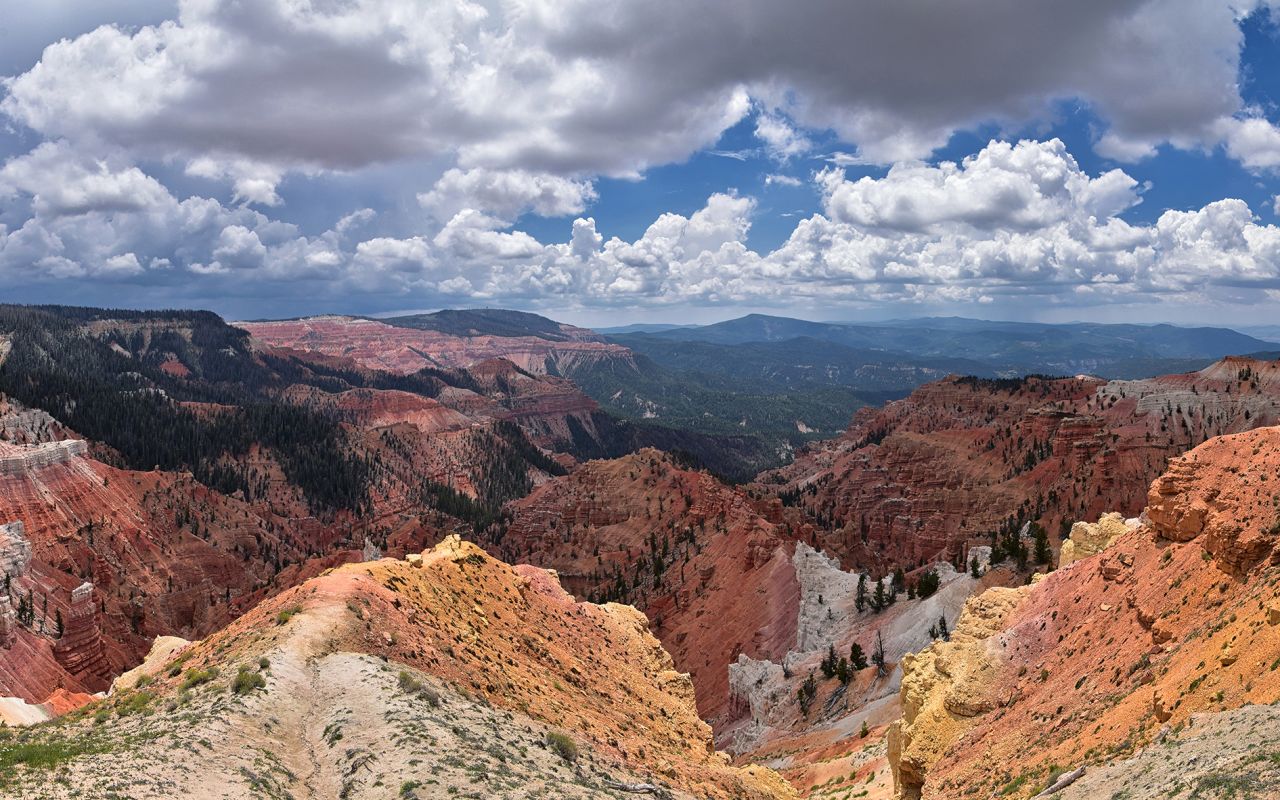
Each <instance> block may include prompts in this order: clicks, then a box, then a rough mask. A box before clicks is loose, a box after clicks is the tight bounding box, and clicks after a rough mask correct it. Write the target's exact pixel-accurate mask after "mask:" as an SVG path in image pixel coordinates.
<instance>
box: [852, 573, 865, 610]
mask: <svg viewBox="0 0 1280 800" xmlns="http://www.w3.org/2000/svg"><path fill="white" fill-rule="evenodd" d="M853 604H854V605H855V606H857V608H858V610H859V611H863V610H865V609H866V607H867V574H866V573H865V572H862V573H859V574H858V596H857V597H856V598H854V601H853Z"/></svg>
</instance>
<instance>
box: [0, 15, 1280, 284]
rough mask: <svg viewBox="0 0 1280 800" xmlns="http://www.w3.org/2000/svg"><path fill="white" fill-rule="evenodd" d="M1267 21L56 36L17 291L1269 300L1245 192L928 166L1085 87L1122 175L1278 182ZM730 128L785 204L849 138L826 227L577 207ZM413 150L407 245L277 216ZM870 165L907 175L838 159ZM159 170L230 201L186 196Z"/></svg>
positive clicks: (310, 20) (284, 21)
mask: <svg viewBox="0 0 1280 800" xmlns="http://www.w3.org/2000/svg"><path fill="white" fill-rule="evenodd" d="M1255 5H1257V4H1256V3H1254V2H1251V0H1241V2H1239V3H1234V4H1222V3H1203V2H1198V0H1083V1H1082V2H1079V3H1074V4H1053V3H1048V4H1045V3H1026V2H1019V1H1018V0H982V2H980V3H978V4H977V5H976V6H975V5H974V4H972V3H971V4H966V5H964V6H960V5H955V4H945V3H942V4H933V5H931V6H930V8H929V13H927V14H922V13H919V12H920V9H919V8H918V7H916V6H913V5H911V4H903V3H901V2H899V0H868V2H863V3H847V2H837V0H815V2H807V3H802V4H779V3H776V2H772V0H710V1H709V3H703V4H700V5H699V4H689V3H687V2H677V1H676V0H654V1H653V2H648V3H637V2H632V1H631V0H590V2H588V0H512V2H507V3H501V4H494V3H479V2H471V1H470V0H461V1H458V0H427V2H424V3H417V4H407V3H405V2H403V0H343V2H297V0H260V2H253V3H248V2H237V1H235V0H182V2H180V13H179V15H178V18H177V19H175V20H172V21H169V22H165V23H163V24H159V25H150V26H142V27H138V28H131V29H124V28H118V27H112V26H106V27H101V28H98V29H96V30H94V31H92V32H90V33H87V34H84V35H82V36H78V37H75V38H69V39H64V40H61V41H58V42H56V43H54V44H52V45H50V46H49V47H48V48H46V50H45V51H44V53H43V55H42V56H41V58H40V61H39V62H38V63H36V64H35V65H34V66H32V67H31V68H30V69H28V70H27V71H26V72H24V73H22V74H19V75H16V76H14V77H12V78H8V79H4V81H3V99H0V113H3V114H4V115H5V116H6V117H7V118H8V119H9V120H10V121H11V122H12V123H14V124H15V125H17V126H22V127H24V128H26V129H28V131H29V132H32V133H34V135H35V136H36V137H38V138H41V139H42V143H40V144H38V145H37V146H36V147H35V148H34V149H33V150H31V151H30V152H29V153H26V154H24V155H19V156H17V157H14V158H12V159H10V160H9V161H8V162H7V163H5V164H4V165H3V166H2V167H0V219H2V220H3V225H2V226H0V280H6V281H8V282H10V283H14V282H18V281H21V280H27V279H30V277H31V276H41V277H44V278H67V277H80V276H102V277H103V278H104V279H111V280H120V281H133V282H136V283H141V282H143V281H145V280H147V279H148V278H150V277H151V276H156V275H159V276H162V277H163V279H164V280H167V281H172V282H175V283H176V282H177V281H179V280H180V279H190V280H194V281H209V282H217V281H221V282H222V283H218V284H216V285H218V286H220V287H234V288H235V290H237V291H245V292H251V291H254V289H253V286H254V284H255V282H256V281H273V280H274V281H289V280H308V281H315V282H316V285H317V286H318V287H321V289H322V290H323V291H327V292H329V293H331V294H332V295H333V296H334V297H338V298H343V297H345V296H346V293H349V292H352V291H361V292H369V293H378V294H382V295H386V294H390V295H397V296H398V295H403V294H414V293H437V294H446V295H450V296H454V295H456V296H463V295H465V296H468V297H471V298H473V299H484V300H486V301H489V300H494V301H501V300H503V299H506V300H508V301H517V302H520V303H521V304H531V303H533V304H536V303H538V302H553V301H554V300H555V299H557V298H559V299H564V298H569V299H572V300H573V301H574V302H580V303H584V304H612V303H648V302H654V303H657V302H671V301H676V302H707V303H715V302H732V301H740V300H754V301H759V302H768V301H770V300H774V299H776V298H778V297H779V296H780V293H785V294H786V295H788V296H789V297H794V298H806V297H813V298H817V299H820V300H823V301H841V300H847V301H850V302H873V301H878V300H897V301H902V302H934V301H940V300H950V301H960V300H973V301H978V302H991V301H993V299H994V298H998V297H1000V296H1002V295H1008V294H1012V293H1016V292H1025V293H1033V294H1035V295H1037V296H1040V297H1044V298H1047V299H1048V301H1050V302H1103V301H1107V300H1110V299H1116V298H1128V299H1137V298H1143V297H1169V296H1172V294H1173V293H1175V292H1179V291H1189V290H1203V291H1206V292H1212V291H1216V290H1218V289H1224V290H1225V289H1227V288H1229V287H1234V288H1239V287H1246V286H1247V287H1264V288H1266V287H1271V286H1274V285H1275V281H1276V253H1275V247H1276V245H1275V234H1276V229H1275V228H1274V227H1273V226H1263V225H1259V224H1258V222H1257V221H1256V220H1255V219H1253V217H1252V214H1251V212H1250V209H1249V208H1248V207H1247V206H1246V205H1245V204H1244V203H1243V202H1241V201H1238V200H1224V201H1220V202H1218V203H1212V204H1209V205H1207V206H1205V207H1204V208H1202V209H1200V210H1198V211H1179V212H1166V213H1165V214H1163V215H1161V216H1160V217H1159V218H1158V220H1157V221H1156V222H1154V223H1151V224H1148V225H1137V224H1132V223H1130V222H1127V221H1126V220H1125V218H1124V215H1125V213H1126V212H1127V211H1128V210H1130V209H1132V208H1133V207H1134V206H1135V205H1137V204H1138V203H1140V202H1141V200H1142V195H1143V187H1141V186H1140V185H1139V184H1138V183H1137V182H1136V181H1135V180H1134V179H1133V178H1132V177H1131V176H1130V175H1128V174H1127V173H1126V172H1124V171H1122V170H1112V171H1109V172H1103V173H1102V174H1098V175H1089V174H1087V173H1085V172H1084V171H1083V170H1082V169H1081V168H1080V166H1079V164H1078V163H1077V162H1076V161H1075V159H1073V158H1072V157H1071V155H1070V154H1069V153H1067V152H1066V149H1065V147H1064V146H1063V145H1062V144H1061V142H1058V141H1056V140H1052V141H1047V142H1034V141H1031V142H1020V143H1016V144H1014V143H1000V142H994V143H992V144H991V145H989V146H987V147H985V148H983V149H982V150H981V151H980V152H978V153H976V154H974V155H973V156H971V157H969V158H967V159H964V160H963V161H960V162H955V163H951V162H945V163H940V164H930V163H927V162H925V161H923V160H922V159H927V158H928V157H929V156H930V155H931V154H932V153H933V152H934V151H935V150H936V149H937V148H938V147H940V146H942V145H944V144H946V143H947V142H948V141H949V140H950V139H951V137H952V135H953V134H954V133H955V132H956V131H959V130H972V129H974V128H975V127H977V126H979V125H985V124H989V123H996V124H999V125H1004V126H1007V127H1008V128H1017V127H1018V126H1021V125H1026V124H1030V123H1036V122H1045V121H1047V120H1052V119H1053V117H1054V114H1055V108H1057V107H1058V105H1059V104H1060V103H1061V102H1063V101H1078V102H1080V103H1082V104H1084V105H1086V106H1087V107H1089V108H1090V109H1091V110H1092V111H1093V112H1095V113H1096V115H1097V117H1098V119H1099V138H1098V141H1097V142H1096V143H1095V147H1096V149H1097V150H1098V152H1100V153H1102V154H1103V155H1107V156H1110V157H1112V158H1116V159H1119V160H1122V161H1129V160H1136V159H1140V158H1144V157H1147V156H1150V155H1151V154H1153V153H1155V152H1157V150H1158V148H1160V147H1164V146H1174V147H1182V148H1211V147H1219V146H1220V147H1222V148H1224V149H1225V151H1226V152H1227V153H1228V154H1229V155H1230V156H1231V157H1233V158H1235V159H1237V160H1239V161H1240V162H1241V163H1242V164H1243V165H1245V166H1246V167H1247V168H1249V169H1253V170H1259V171H1265V170H1272V169H1275V168H1276V167H1277V166H1280V133H1277V130H1278V129H1277V128H1276V127H1275V126H1274V125H1272V124H1271V123H1270V122H1269V121H1268V120H1267V119H1266V118H1265V117H1264V116H1262V115H1261V114H1260V112H1259V111H1258V110H1257V109H1251V108H1246V107H1245V106H1244V104H1243V102H1242V100H1241V97H1240V94H1239V88H1238V83H1239V71H1240V70H1239V66H1240V65H1239V58H1240V49H1241V43H1242V34H1241V28H1240V20H1241V18H1242V17H1243V16H1244V15H1246V14H1248V13H1251V12H1252V11H1254V10H1255ZM726 19H732V21H733V24H732V25H726V24H724V20H726ZM744 120H750V122H748V123H747V124H753V125H754V128H753V131H754V135H755V136H756V137H757V138H758V139H759V140H760V142H761V143H762V150H763V152H764V153H765V154H767V155H768V156H770V157H771V158H772V159H774V160H775V162H776V164H775V166H774V167H773V168H774V169H776V170H778V171H779V172H778V174H771V175H766V176H765V177H764V179H763V180H764V184H765V185H766V186H774V185H787V186H794V185H798V184H799V179H797V178H794V177H790V176H788V175H785V174H782V173H784V172H786V171H789V170H788V168H787V166H786V164H787V163H788V162H789V161H794V159H797V158H799V157H801V156H805V155H807V154H811V153H812V151H813V149H814V146H815V145H814V142H815V141H820V142H829V141H830V140H831V138H832V137H834V138H836V139H838V140H839V141H840V144H839V145H838V147H839V148H840V149H839V150H838V151H837V152H835V153H834V154H832V155H831V156H829V157H828V160H829V161H830V162H831V166H830V167H829V168H827V169H825V170H822V171H821V172H819V173H818V174H817V175H816V176H815V177H816V181H817V188H818V189H819V190H820V192H821V196H822V207H821V208H822V213H819V214H813V215H812V216H809V217H808V218H805V219H801V220H800V221H799V222H798V223H797V225H796V227H795V229H794V230H793V231H792V232H791V234H790V236H789V237H788V239H787V240H786V241H785V242H784V243H783V244H782V245H781V246H779V247H777V248H776V249H775V250H773V251H772V252H757V251H756V250H754V249H752V248H751V247H750V246H748V239H749V235H750V231H751V225H752V218H753V216H754V215H755V214H756V213H757V209H756V204H755V200H753V199H752V198H750V197H747V196H744V195H738V194H735V193H732V192H726V193H716V194H712V195H711V196H710V197H709V198H708V200H707V203H706V205H705V207H703V208H701V209H699V210H697V211H694V212H693V213H690V214H687V215H685V214H674V213H667V214H659V213H656V212H655V215H654V216H655V220H654V222H653V223H652V225H650V226H649V227H648V229H647V230H646V231H645V232H644V233H643V235H641V236H639V237H636V238H634V239H633V240H630V241H628V240H623V239H621V238H618V237H614V236H610V235H609V231H608V230H600V229H598V228H597V224H596V221H595V219H593V218H590V217H585V216H583V215H585V214H586V213H587V211H588V210H589V209H590V208H591V205H592V203H593V202H594V201H595V200H596V187H597V185H605V183H604V182H603V181H602V180H601V179H602V177H604V176H609V177H624V178H636V177H641V176H642V175H643V174H644V172H645V170H646V169H648V168H650V167H652V166H654V165H656V164H666V163H673V162H679V161H682V160H684V159H686V158H688V157H689V156H690V155H692V154H693V153H696V152H699V151H707V149H708V148H710V147H714V146H715V145H716V143H717V142H718V141H719V139H720V137H721V135H722V134H723V133H724V132H725V131H726V130H727V129H728V128H730V127H731V126H734V125H735V124H737V123H740V122H743V121H744ZM714 152H717V153H718V154H721V155H726V156H730V157H739V158H742V157H746V156H745V154H744V153H743V152H733V151H714ZM750 152H751V153H752V154H753V155H758V153H759V151H758V150H752V151H750ZM410 162H413V163H421V162H430V164H431V173H430V174H431V176H432V179H433V180H434V183H433V184H426V183H425V182H424V185H422V186H414V187H412V191H410V192H409V194H410V195H411V196H412V195H414V194H416V196H417V200H418V203H419V208H417V209H413V214H412V216H413V221H414V224H413V225H409V226H407V228H406V227H402V228H400V229H396V230H390V226H391V225H392V224H393V223H390V222H386V219H387V218H390V217H396V216H399V215H396V214H394V213H392V214H386V215H383V214H382V213H381V209H380V210H379V212H378V213H375V212H374V211H373V210H371V209H360V210H357V211H352V212H351V213H349V214H346V215H345V216H342V217H341V218H340V219H338V220H337V221H336V222H335V223H334V225H333V227H332V228H331V229H330V230H327V231H324V232H322V233H319V234H317V235H303V233H302V232H301V231H300V230H299V228H298V227H296V226H295V225H292V224H289V223H284V222H280V221H278V217H279V216H281V215H282V214H281V212H280V211H279V209H278V207H279V206H280V205H281V204H282V202H283V197H282V191H281V186H282V184H283V183H284V182H285V181H287V180H288V179H289V177H290V176H291V175H299V174H301V175H318V174H341V175H343V176H350V175H359V174H361V172H362V171H372V170H376V169H379V168H384V169H386V170H388V171H391V170H395V169H397V168H398V166H399V165H400V164H405V163H410ZM875 164H893V166H892V167H891V168H890V169H889V170H888V171H887V173H885V172H879V171H877V172H876V173H875V176H872V177H861V178H858V179H850V178H849V177H848V176H847V175H846V173H845V172H844V168H845V167H851V166H855V165H857V166H859V167H865V166H866V165H875ZM157 165H164V168H165V169H167V170H168V171H169V174H178V173H180V172H185V174H186V175H188V176H190V177H192V178H198V179H204V180H211V181H216V182H219V183H220V184H224V185H225V186H226V187H228V191H224V192H212V194H214V195H216V196H217V197H220V198H222V199H221V200H219V199H214V198H210V197H200V196H189V197H185V198H184V197H179V196H175V195H174V193H173V192H172V191H171V190H170V189H169V188H166V186H165V185H164V184H162V183H161V182H159V181H157V180H156V179H155V178H154V177H152V175H149V174H148V172H147V170H148V169H149V170H150V171H151V172H152V173H154V174H156V175H161V174H164V173H163V172H161V171H158V170H157V169H156V167H157ZM387 165H390V166H387ZM436 176H438V178H437V177H436ZM169 183H170V185H173V186H176V185H178V184H177V183H176V182H174V181H169ZM189 183H195V184H196V185H199V181H191V182H189ZM283 195H284V196H289V192H283ZM228 197H230V199H229V200H228V199H227V198H228ZM273 207H277V208H276V209H275V210H274V211H273ZM346 210H348V209H343V211H346ZM268 211H271V212H272V213H275V214H276V216H277V218H273V217H272V216H269V215H268V214H267V213H266V212H268ZM526 214H535V215H539V216H542V217H550V218H556V217H576V219H574V220H573V221H572V222H570V223H568V224H567V225H566V228H568V231H567V233H568V234H569V238H568V240H567V241H562V242H554V243H544V242H542V241H539V240H538V239H537V238H535V237H534V236H533V235H531V234H529V233H527V232H524V231H520V230H516V229H514V226H515V223H516V222H517V221H518V220H519V219H520V218H521V217H522V216H524V215H526ZM301 216H303V215H297V216H292V215H290V216H289V217H288V218H290V219H296V218H300V217H301ZM334 216H335V217H338V216H340V215H339V214H338V213H335V214H334ZM602 219H603V217H602ZM316 227H320V226H316ZM308 230H309V231H311V230H313V229H310V228H309V229H308Z"/></svg>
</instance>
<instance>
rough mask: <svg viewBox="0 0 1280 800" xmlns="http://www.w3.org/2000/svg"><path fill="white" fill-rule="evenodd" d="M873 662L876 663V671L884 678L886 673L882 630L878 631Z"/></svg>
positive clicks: (872, 655)
mask: <svg viewBox="0 0 1280 800" xmlns="http://www.w3.org/2000/svg"><path fill="white" fill-rule="evenodd" d="M871 663H873V664H875V665H876V673H877V674H879V675H880V677H882V678H883V677H884V675H885V656H884V638H883V637H882V636H881V635H880V631H876V649H875V650H874V651H872V653H871Z"/></svg>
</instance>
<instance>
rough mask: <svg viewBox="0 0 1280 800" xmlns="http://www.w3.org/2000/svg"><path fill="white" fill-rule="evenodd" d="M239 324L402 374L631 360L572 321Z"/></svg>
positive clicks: (276, 341)
mask: <svg viewBox="0 0 1280 800" xmlns="http://www.w3.org/2000/svg"><path fill="white" fill-rule="evenodd" d="M235 325H236V326H237V327H240V328H243V329H245V330H247V331H249V333H251V334H252V335H253V337H254V338H255V339H256V340H257V341H258V342H260V343H261V344H263V345H265V346H268V347H288V348H292V349H294V350H302V351H308V352H317V353H323V354H325V355H330V356H343V357H347V358H351V359H353V360H354V361H355V362H356V363H358V364H360V365H361V366H363V367H366V368H368V369H379V370H385V371H388V372H396V373H400V374H404V375H407V374H409V373H411V372H417V371H418V370H420V369H422V368H424V367H440V368H451V367H470V366H472V365H473V364H477V363H479V362H481V361H485V360H488V359H492V358H502V359H506V360H508V361H511V362H513V363H514V364H516V365H517V366H518V367H520V368H521V369H523V370H525V371H526V372H531V373H534V374H546V373H547V371H548V369H547V365H548V363H550V364H552V365H553V367H554V368H555V369H556V371H558V372H563V371H565V369H566V368H568V367H569V366H570V365H572V364H576V363H580V362H581V361H583V360H584V359H622V360H625V361H627V362H628V363H629V362H630V361H631V351H630V350H628V349H627V348H625V347H622V346H621V345H615V344H608V343H606V342H604V341H602V340H601V339H600V337H599V336H597V335H596V334H595V333H593V332H591V331H587V330H584V329H582V328H573V327H572V326H568V325H563V326H561V329H562V331H564V332H565V333H566V336H567V338H566V340H564V341H551V340H549V339H542V338H539V337H536V336H450V335H449V334H446V333H439V332H437V331H423V330H416V329H414V328H401V327H396V326H394V325H388V324H386V323H384V322H378V321H376V320H371V319H357V318H354V317H338V316H329V317H311V318H308V319H300V320H286V321H282V322H237V323H235Z"/></svg>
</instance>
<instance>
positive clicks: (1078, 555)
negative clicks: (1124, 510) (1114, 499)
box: [1058, 511, 1139, 569]
mask: <svg viewBox="0 0 1280 800" xmlns="http://www.w3.org/2000/svg"><path fill="white" fill-rule="evenodd" d="M1138 524H1139V522H1138V520H1137V519H1136V518H1133V519H1125V518H1124V517H1123V516H1121V515H1120V514H1117V513H1116V512H1114V511H1112V512H1109V513H1107V514H1103V515H1102V516H1101V517H1099V518H1098V521H1097V522H1083V521H1081V522H1076V523H1075V524H1073V525H1072V526H1071V534H1070V536H1069V538H1068V539H1067V540H1066V541H1064V542H1063V543H1062V549H1061V550H1060V551H1059V553H1058V569H1062V568H1063V567H1066V566H1069V565H1070V564H1071V563H1072V562H1074V561H1079V560H1080V559H1082V558H1088V557H1089V556H1092V555H1097V554H1098V553H1101V552H1102V551H1103V550H1105V549H1107V548H1108V547H1110V546H1111V543H1112V542H1114V541H1115V540H1116V539H1118V538H1120V537H1121V536H1123V535H1124V534H1126V533H1128V532H1129V531H1131V530H1135V529H1137V527H1138Z"/></svg>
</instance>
